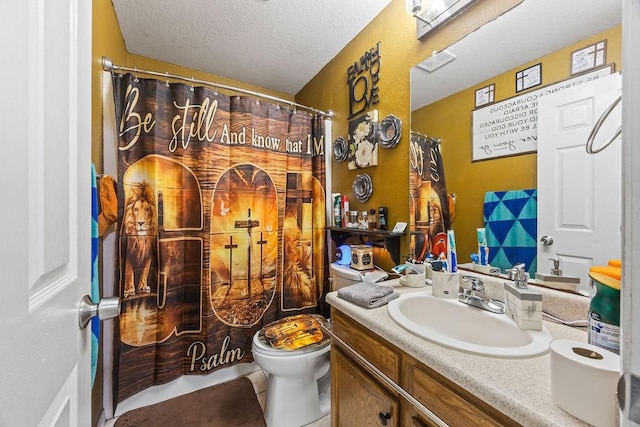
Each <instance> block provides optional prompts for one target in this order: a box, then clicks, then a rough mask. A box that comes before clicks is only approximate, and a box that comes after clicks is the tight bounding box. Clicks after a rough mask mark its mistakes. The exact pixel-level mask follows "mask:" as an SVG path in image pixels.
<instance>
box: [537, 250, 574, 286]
mask: <svg viewBox="0 0 640 427" xmlns="http://www.w3.org/2000/svg"><path fill="white" fill-rule="evenodd" d="M549 260H550V261H552V262H553V267H552V268H551V274H543V273H536V281H537V282H538V284H540V285H543V286H547V287H550V288H554V289H561V290H566V291H573V292H578V291H579V290H580V278H579V277H571V276H563V275H562V270H561V269H560V258H549Z"/></svg>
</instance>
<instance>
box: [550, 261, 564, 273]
mask: <svg viewBox="0 0 640 427" xmlns="http://www.w3.org/2000/svg"><path fill="white" fill-rule="evenodd" d="M549 261H552V262H553V268H552V269H551V274H552V275H554V276H562V270H560V258H549Z"/></svg>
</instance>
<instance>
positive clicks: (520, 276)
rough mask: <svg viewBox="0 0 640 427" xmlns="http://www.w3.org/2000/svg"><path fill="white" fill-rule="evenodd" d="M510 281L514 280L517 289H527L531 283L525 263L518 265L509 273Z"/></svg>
mask: <svg viewBox="0 0 640 427" xmlns="http://www.w3.org/2000/svg"><path fill="white" fill-rule="evenodd" d="M507 273H508V275H509V280H513V281H514V282H515V283H514V284H515V286H516V288H519V289H527V285H528V283H529V273H526V272H525V271H524V263H523V264H516V265H514V266H513V268H512V269H510V270H508V271H507Z"/></svg>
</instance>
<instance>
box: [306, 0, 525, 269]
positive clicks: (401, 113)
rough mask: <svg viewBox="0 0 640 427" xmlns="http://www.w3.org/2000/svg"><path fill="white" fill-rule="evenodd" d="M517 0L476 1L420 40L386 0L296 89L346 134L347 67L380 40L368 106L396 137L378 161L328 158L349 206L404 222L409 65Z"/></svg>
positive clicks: (399, 6)
mask: <svg viewBox="0 0 640 427" xmlns="http://www.w3.org/2000/svg"><path fill="white" fill-rule="evenodd" d="M520 2H521V0H503V1H499V2H496V1H491V0H481V1H478V2H477V3H475V4H474V5H473V6H471V7H470V8H469V9H468V10H467V11H466V12H465V13H464V14H463V15H461V16H459V17H456V18H455V19H454V20H452V21H451V22H450V23H448V24H447V25H445V26H443V27H442V28H439V29H437V30H436V31H434V32H433V33H432V34H431V35H430V36H429V37H428V38H426V39H424V40H423V41H419V40H417V39H416V23H415V19H414V18H413V17H411V16H410V15H409V14H408V13H407V12H406V11H405V1H404V0H392V1H391V3H390V4H389V6H387V7H386V8H385V9H384V10H383V11H382V13H381V14H380V15H378V17H376V18H375V19H374V20H373V22H372V23H371V24H369V25H368V26H367V27H366V28H365V29H364V30H363V31H362V32H361V33H360V34H358V36H357V37H356V38H355V39H354V40H353V41H352V42H351V43H349V44H348V45H347V46H346V47H345V48H344V49H343V50H342V51H341V52H340V53H339V54H338V55H337V56H336V57H335V58H334V59H333V60H332V61H331V62H330V63H329V64H327V65H326V66H325V67H324V68H323V69H322V70H321V71H320V72H319V73H318V74H317V75H316V76H315V77H314V78H313V79H312V80H311V81H310V82H309V83H308V84H307V85H306V86H305V87H304V88H303V89H302V90H301V91H300V92H299V93H298V94H296V102H299V103H301V104H305V105H311V106H314V107H315V108H319V109H321V110H333V111H334V112H335V118H334V119H333V138H334V139H335V138H337V137H338V136H342V137H344V138H345V139H346V137H347V134H348V119H347V117H348V115H349V92H348V87H347V84H346V81H347V69H348V67H349V66H350V65H351V64H353V63H354V62H355V61H358V60H359V59H360V57H361V56H362V55H363V54H364V53H365V52H366V51H368V50H369V49H371V48H374V47H375V46H376V44H377V43H378V41H380V56H381V59H382V65H381V68H380V81H379V84H378V87H379V88H380V102H379V103H378V104H376V105H375V106H374V107H373V108H375V109H377V110H378V117H379V118H380V119H382V118H383V117H385V116H386V115H387V114H394V115H395V116H397V117H398V118H399V119H400V120H402V123H403V129H402V138H401V140H400V143H399V144H398V145H397V146H396V147H395V148H394V149H390V150H389V149H383V148H380V150H379V154H378V166H376V167H371V168H366V169H361V170H360V171H349V170H347V164H346V163H338V162H336V161H335V160H332V162H333V163H332V165H333V172H332V174H331V176H332V180H333V192H339V193H342V194H347V195H348V197H349V200H350V208H351V209H353V210H364V209H370V208H375V207H378V206H387V207H389V224H390V226H393V224H395V222H396V221H405V222H408V218H409V190H408V186H409V127H410V106H409V90H410V81H409V80H410V79H409V71H410V69H411V67H412V66H414V65H415V64H417V63H419V62H421V61H423V60H424V59H425V58H427V57H428V56H431V54H432V52H433V51H439V50H442V49H444V48H446V47H447V46H449V45H451V44H452V43H455V42H456V41H458V40H459V39H461V38H462V37H464V36H465V35H466V34H468V33H470V32H472V31H474V30H475V29H477V28H479V27H480V26H482V25H483V24H484V23H486V22H489V21H491V20H493V19H495V18H496V17H497V16H500V15H501V14H502V13H504V12H505V11H507V10H509V9H511V8H512V7H513V6H515V5H517V4H519V3H520ZM359 173H367V174H369V175H370V176H371V179H372V181H373V195H372V196H371V198H370V199H369V201H368V202H367V203H365V204H361V203H359V202H357V201H356V200H355V197H354V196H353V191H352V190H351V185H352V183H353V180H354V178H355V176H356V175H357V174H359ZM408 243H409V239H408V238H404V239H403V245H402V251H401V253H402V255H403V256H406V255H407V254H408V251H409V249H408V248H409V245H408ZM376 264H380V265H382V267H384V268H388V267H389V265H393V263H392V262H391V261H390V259H378V258H376Z"/></svg>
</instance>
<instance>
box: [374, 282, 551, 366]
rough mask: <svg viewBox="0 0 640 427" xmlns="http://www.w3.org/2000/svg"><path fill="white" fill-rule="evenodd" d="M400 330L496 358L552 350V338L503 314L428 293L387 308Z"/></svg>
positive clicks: (399, 300) (401, 299)
mask: <svg viewBox="0 0 640 427" xmlns="http://www.w3.org/2000/svg"><path fill="white" fill-rule="evenodd" d="M387 310H388V312H389V315H390V316H391V317H392V318H393V320H395V321H396V322H397V323H398V324H399V325H400V326H401V327H403V328H404V329H406V330H408V331H409V332H411V333H413V334H415V335H418V336H419V337H422V338H424V339H427V340H429V341H432V342H434V343H436V344H440V345H442V346H445V347H449V348H452V349H455V350H458V351H462V352H466V353H472V354H478V355H481V356H490V357H497V358H512V359H513V358H519V359H521V358H529V357H536V356H540V355H542V354H545V353H546V352H547V351H549V344H550V343H551V340H552V337H551V334H550V333H549V331H548V330H547V329H546V328H545V327H544V326H543V329H542V331H529V330H521V329H520V328H519V327H518V325H516V324H515V323H514V322H513V321H512V320H511V319H509V318H508V317H507V316H506V315H504V314H494V313H490V312H488V311H486V310H482V309H479V308H476V307H471V306H470V305H467V304H463V303H461V302H459V301H458V300H457V299H442V298H436V297H434V296H432V295H431V294H430V293H427V292H415V293H410V294H405V295H401V296H400V297H399V298H397V299H395V300H393V301H391V302H389V304H388V305H387Z"/></svg>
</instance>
